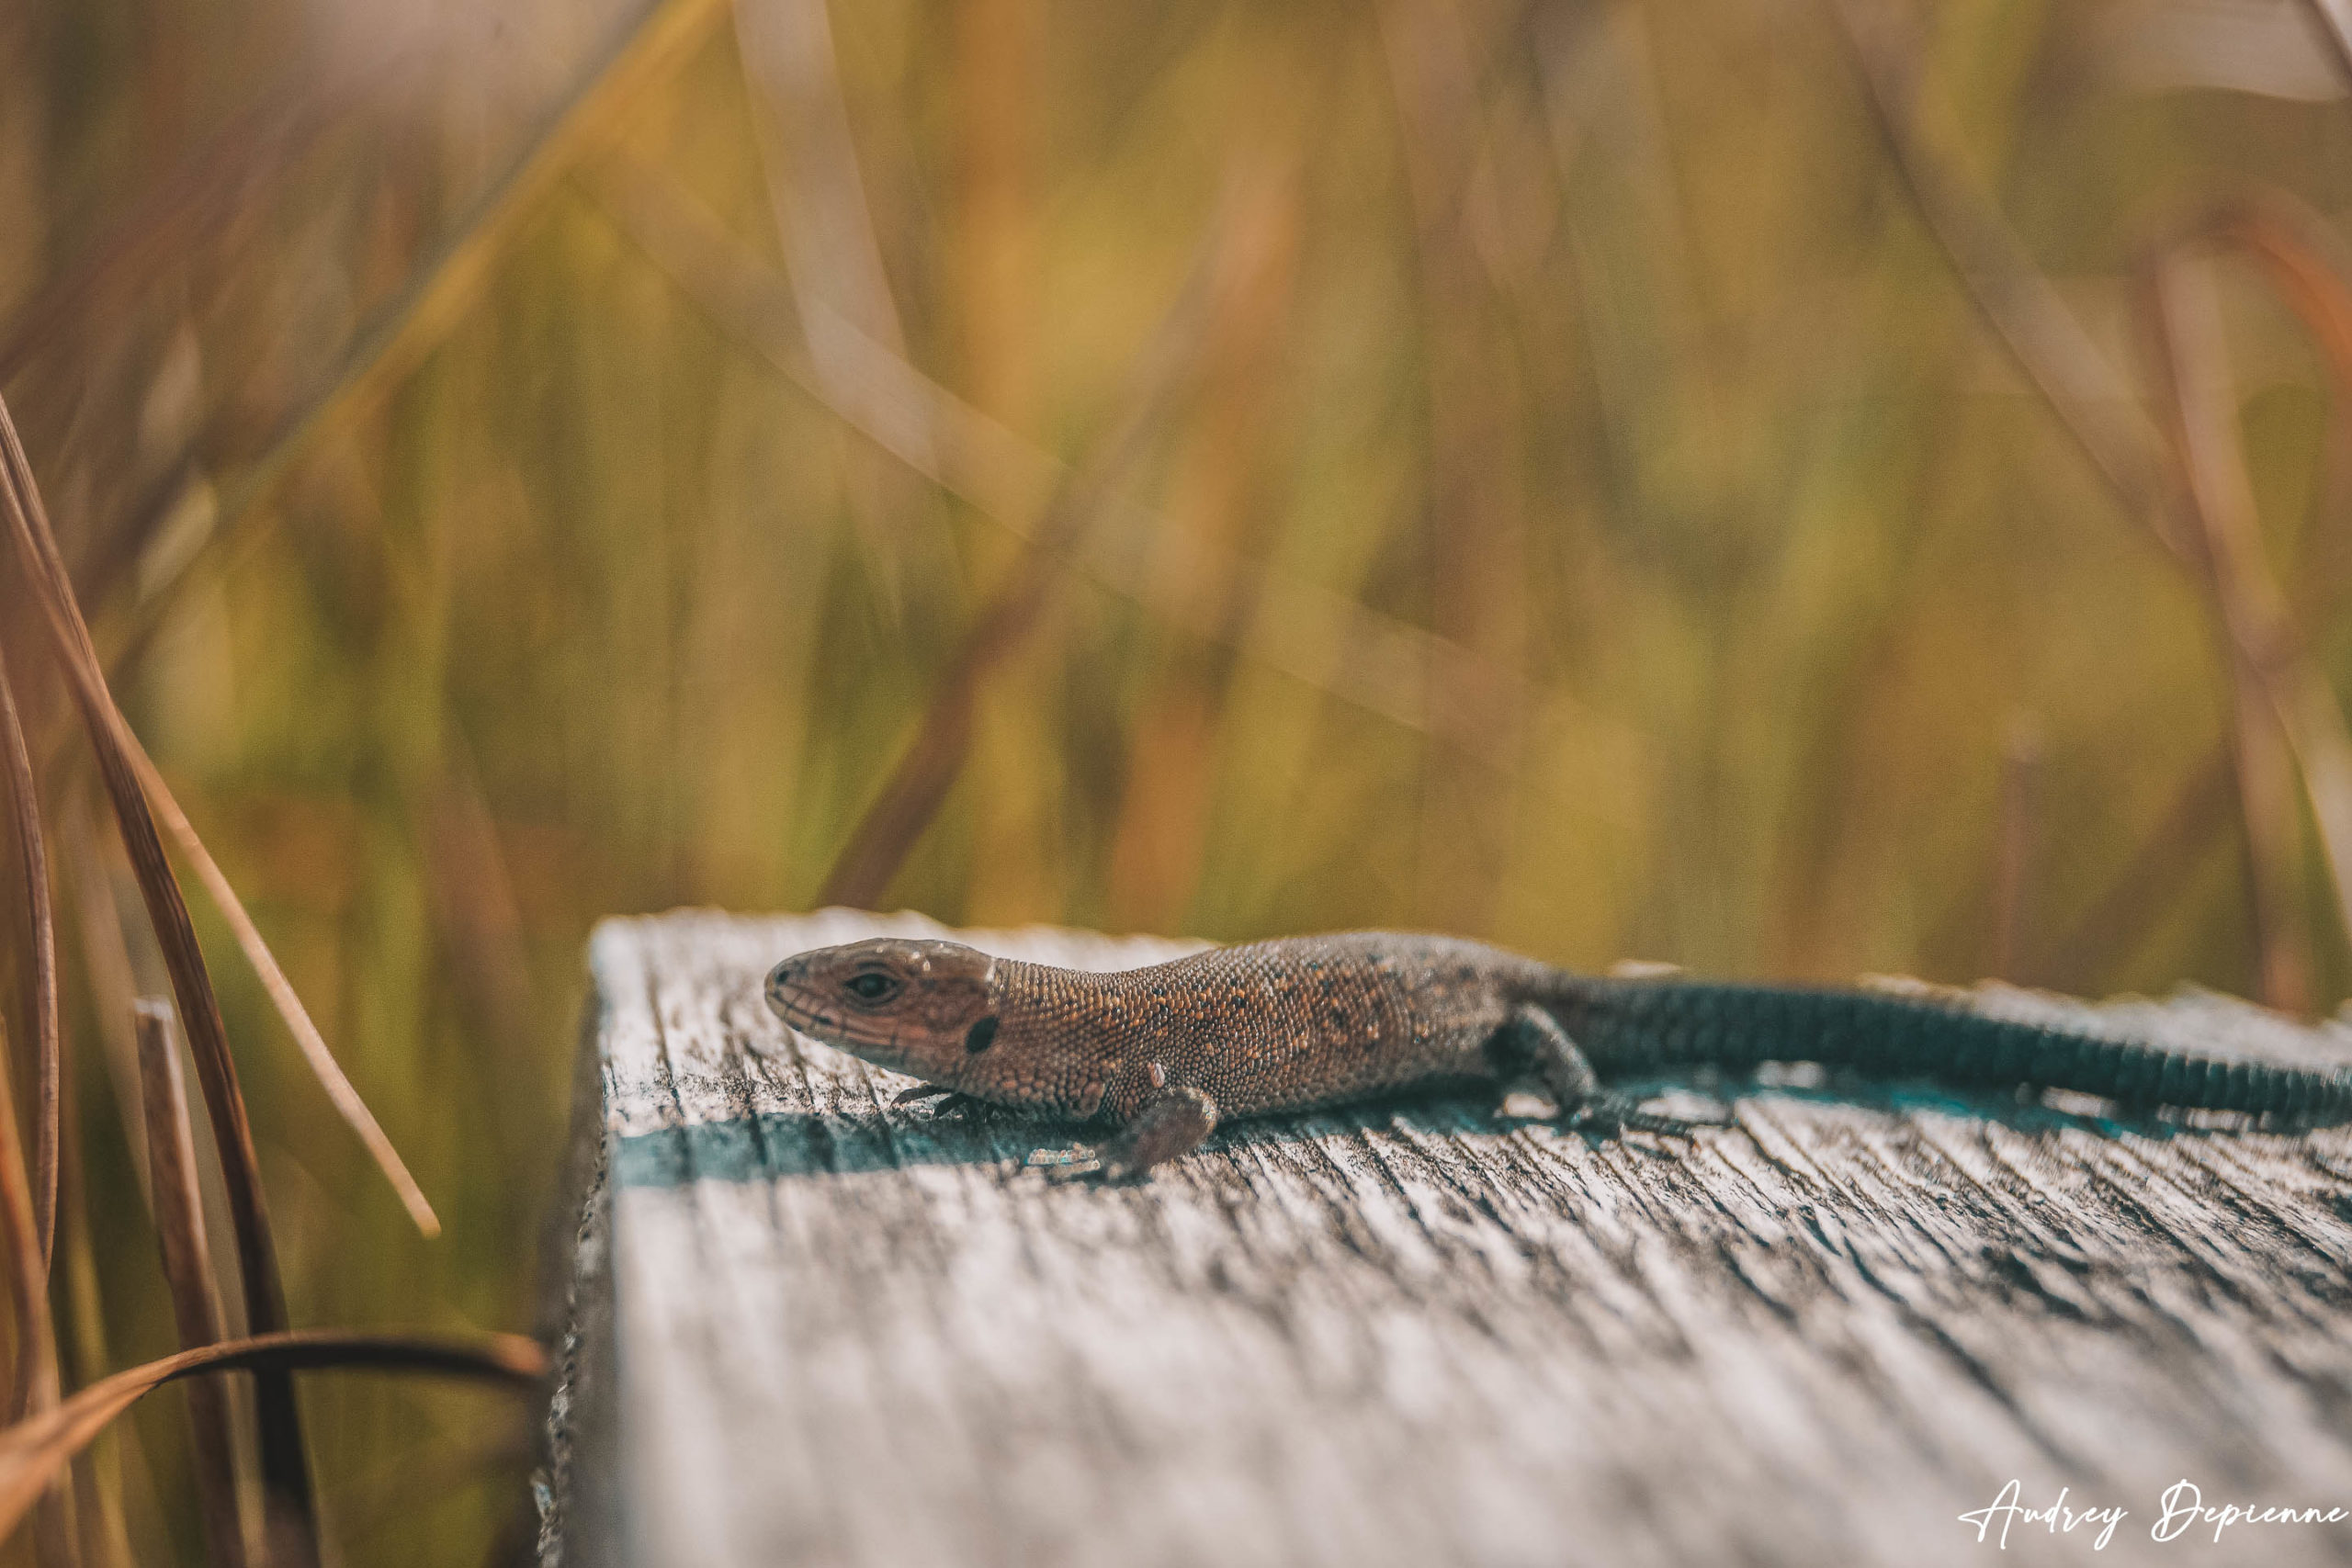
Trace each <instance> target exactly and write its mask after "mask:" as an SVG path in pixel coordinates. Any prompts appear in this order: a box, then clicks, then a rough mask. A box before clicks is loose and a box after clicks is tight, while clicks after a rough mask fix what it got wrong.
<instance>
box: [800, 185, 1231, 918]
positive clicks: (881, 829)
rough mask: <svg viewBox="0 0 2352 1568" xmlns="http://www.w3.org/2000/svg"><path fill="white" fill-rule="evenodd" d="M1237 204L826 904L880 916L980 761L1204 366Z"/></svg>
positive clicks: (863, 831) (939, 685) (974, 641)
mask: <svg viewBox="0 0 2352 1568" xmlns="http://www.w3.org/2000/svg"><path fill="white" fill-rule="evenodd" d="M1243 205H1244V204H1243V202H1242V201H1241V200H1240V199H1239V198H1238V196H1236V195H1234V194H1232V193H1228V196H1227V201H1226V203H1225V205H1224V208H1223V209H1222V210H1221V212H1220V213H1219V216H1218V217H1217V218H1216V220H1214V221H1213V222H1212V224H1211V226H1210V232H1209V235H1208V236H1207V237H1206V238H1205V239H1204V241H1203V243H1202V244H1201V247H1200V250H1199V253H1198V254H1197V255H1196V256H1195V257H1194V259H1193V266H1192V270H1191V275H1190V276H1188V277H1187V278H1186V280H1185V283H1184V286H1183V288H1182V289H1181V290H1180V291H1179V292H1178V294H1177V297H1176V300H1175V302H1174V303H1173V304H1171V305H1170V307H1169V308H1168V312H1167V314H1166V315H1165V316H1163V317H1162V318H1161V319H1160V322H1159V327H1158V328H1157V329H1156V330H1155V331H1154V333H1152V338H1151V341H1150V343H1149V344H1147V345H1146V346H1145V348H1144V351H1143V353H1142V354H1141V355H1139V356H1138V357H1137V358H1136V363H1135V365H1134V366H1133V367H1131V369H1130V370H1129V372H1128V376H1127V379H1126V384H1125V387H1124V388H1122V389H1121V390H1120V393H1119V403H1118V408H1117V412H1114V414H1113V416H1112V419H1111V422H1110V424H1109V426H1108V428H1107V429H1106V430H1105V432H1104V434H1103V435H1102V437H1101V438H1100V439H1099V440H1098V442H1097V443H1096V445H1095V448H1094V450H1093V452H1092V453H1091V454H1090V456H1089V457H1088V458H1087V460H1086V461H1085V462H1083V463H1081V464H1080V465H1079V466H1078V467H1076V468H1072V469H1070V470H1069V471H1068V472H1067V473H1066V475H1065V477H1064V480H1063V483H1062V485H1061V487H1060V488H1059V489H1058V490H1057V491H1056V492H1055V494H1054V498H1053V500H1052V501H1051V502H1048V503H1047V505H1046V514H1045V516H1044V518H1043V519H1042V520H1041V521H1040V522H1039V524H1038V526H1037V533H1036V536H1035V538H1034V539H1032V540H1031V541H1030V544H1029V547H1028V548H1027V549H1025V550H1023V552H1022V554H1021V557H1020V558H1019V559H1018V560H1016V561H1015V562H1014V563H1013V565H1012V570H1011V571H1010V572H1008V573H1007V574H1006V577H1005V580H1004V581H1003V582H1002V583H1001V584H1000V585H999V586H998V588H997V591H996V592H995V593H994V594H993V595H992V596H991V597H990V598H989V603H988V604H986V605H984V606H982V608H981V610H980V613H979V615H978V616H977V617H976V618H975V619H974V620H973V622H972V625H971V626H970V627H969V628H968V629H967V630H966V632H965V634H964V637H963V640H962V641H961V642H960V643H959V644H958V645H957V646H956V650H955V652H954V653H952V654H950V655H949V656H948V660H947V666H946V668H945V669H944V671H942V672H941V674H940V677H939V679H938V681H937V682H936V683H935V684H934V685H933V688H932V694H931V701H930V703H929V705H927V706H926V707H925V708H924V710H923V715H922V720H921V721H920V722H919V723H918V724H917V726H916V728H915V733H914V739H912V740H911V741H910V743H909V745H908V747H907V749H906V750H905V752H904V753H902V754H901V755H900V757H899V763H898V766H897V767H895V768H894V769H892V770H891V773H890V776H889V778H888V781H887V782H886V783H885V784H883V786H882V789H881V793H880V794H878V795H876V796H875V799H874V803H873V804H872V805H871V806H869V807H866V810H865V815H864V816H863V817H861V818H859V819H858V823H857V826H856V827H855V828H854V829H851V830H850V836H849V840H848V842H847V843H845V844H844V845H843V846H842V852H841V854H840V856H839V857H838V858H837V859H835V860H834V862H833V864H832V869H831V871H829V872H828V873H827V874H826V875H825V882H824V888H823V891H822V892H821V893H820V895H819V901H820V902H821V903H825V904H848V905H854V906H857V907H860V908H871V907H872V906H873V905H874V904H875V903H876V901H877V900H879V899H880V898H881V897H882V895H883V894H884V893H885V892H886V891H887V890H888V887H889V886H890V879H891V878H892V877H893V876H895V875H896V874H898V870H899V865H900V864H901V863H904V861H905V860H906V857H907V855H908V853H909V852H911V851H912V850H913V848H914V846H915V842H916V840H919V839H921V838H922V833H923V830H924V829H926V828H928V827H929V826H930V825H931V820H932V818H933V817H934V816H935V815H936V814H937V813H938V810H939V807H940V806H941V805H942V804H943V803H944V801H945V800H946V798H947V792H948V791H949V790H950V789H951V788H953V787H954V785H955V783H956V776H957V775H958V774H959V773H961V772H962V771H963V766H964V759H965V757H966V755H967V753H968V752H969V750H971V741H972V721H973V716H974V714H975V712H976V711H977V709H978V704H979V699H980V694H981V689H982V688H983V686H984V685H985V684H986V683H987V682H988V679H989V676H990V675H991V674H993V673H994V672H995V671H997V670H998V669H999V668H1000V667H1001V665H1002V664H1003V662H1004V660H1006V659H1007V658H1008V657H1010V656H1011V655H1012V652H1013V651H1014V650H1015V649H1018V648H1019V647H1020V646H1021V644H1022V642H1023V639H1024V638H1025V637H1027V636H1028V634H1029V632H1030V630H1031V629H1032V628H1033V627H1034V626H1035V625H1036V623H1037V618H1038V615H1039V613H1040V612H1041V611H1043V610H1044V608H1045V606H1046V599H1047V597H1048V591H1049V590H1050V589H1051V588H1052V587H1053V585H1054V582H1055V581H1056V579H1057V577H1058V576H1059V575H1060V573H1061V570H1062V566H1063V562H1064V560H1065V559H1066V558H1068V557H1069V556H1070V555H1072V554H1074V553H1075V552H1076V550H1077V548H1078V546H1079V542H1080V537H1081V536H1083V534H1084V533H1085V531H1086V529H1087V528H1088V527H1089V526H1090V525H1091V524H1093V523H1094V522H1095V520H1096V519H1097V518H1099V517H1100V516H1101V514H1102V513H1103V502H1104V500H1105V496H1106V493H1107V491H1109V489H1110V487H1111V486H1112V485H1113V484H1114V483H1115V482H1117V480H1118V479H1120V478H1121V477H1122V476H1123V475H1124V474H1125V472H1126V471H1127V469H1128V468H1130V467H1131V466H1132V465H1133V464H1134V462H1135V459H1136V457H1137V456H1138V455H1139V454H1140V453H1141V451H1142V449H1143V447H1144V445H1145V443H1146V442H1147V441H1148V439H1149V438H1150V437H1151V436H1152V435H1153V434H1156V433H1157V432H1158V430H1159V424H1160V422H1161V418H1162V416H1163V415H1164V414H1165V412H1167V410H1168V408H1169V406H1170V403H1171V402H1172V401H1173V400H1174V398H1175V395H1176V393H1177V392H1178V390H1179V389H1180V388H1181V387H1182V384H1183V382H1184V381H1185V379H1186V374H1185V373H1186V372H1187V371H1188V370H1190V369H1191V368H1192V367H1193V365H1194V364H1195V363H1196V362H1197V357H1198V355H1197V350H1198V347H1199V344H1200V342H1201V338H1202V323H1203V321H1204V319H1205V318H1206V316H1207V313H1208V310H1209V309H1210V306H1211V302H1212V299H1213V298H1214V296H1215V293H1216V279H1217V272H1218V266H1219V263H1220V261H1221V260H1222V259H1223V257H1224V255H1225V253H1226V252H1227V248H1228V247H1229V246H1231V245H1233V244H1235V243H1237V242H1238V241H1242V240H1244V239H1246V236H1245V235H1243V234H1242V233H1241V231H1240V228H1241V226H1240V224H1239V222H1238V218H1237V214H1238V211H1240V210H1241V209H1242V207H1243Z"/></svg>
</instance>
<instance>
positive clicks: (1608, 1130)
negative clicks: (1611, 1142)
mask: <svg viewBox="0 0 2352 1568" xmlns="http://www.w3.org/2000/svg"><path fill="white" fill-rule="evenodd" d="M1567 1123H1568V1125H1569V1126H1571V1127H1574V1128H1576V1129H1577V1131H1579V1132H1588V1133H1599V1134H1602V1135H1603V1136H1607V1135H1610V1134H1616V1133H1623V1132H1634V1133H1654V1134H1657V1135H1658V1136H1659V1137H1663V1138H1695V1137H1697V1136H1698V1134H1699V1129H1700V1128H1702V1127H1728V1126H1730V1125H1731V1122H1730V1119H1729V1118H1727V1117H1709V1118H1707V1119H1706V1120H1703V1121H1697V1122H1693V1121H1689V1120H1686V1119H1685V1118H1683V1117H1680V1116H1668V1115H1667V1114H1666V1113H1665V1112H1664V1111H1645V1110H1643V1109H1642V1106H1641V1102H1640V1101H1639V1100H1634V1098H1633V1097H1632V1096H1630V1095H1623V1094H1597V1095H1594V1096H1593V1097H1592V1098H1591V1099H1590V1100H1586V1101H1585V1102H1584V1103H1583V1104H1582V1105H1579V1106H1577V1109H1576V1111H1575V1112H1574V1114H1572V1115H1570V1116H1569V1117H1568V1118H1567Z"/></svg>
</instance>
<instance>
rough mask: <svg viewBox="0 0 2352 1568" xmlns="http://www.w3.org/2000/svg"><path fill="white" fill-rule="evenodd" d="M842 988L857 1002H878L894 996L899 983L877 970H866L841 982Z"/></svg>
mask: <svg viewBox="0 0 2352 1568" xmlns="http://www.w3.org/2000/svg"><path fill="white" fill-rule="evenodd" d="M842 989H844V990H846V991H847V992H849V994H850V995H851V996H853V997H855V998H857V999H858V1000H859V1001H862V1002H878V1001H880V1000H882V999H883V998H885V997H888V996H892V995H894V994H896V992H897V991H898V989H899V982H898V981H897V980H895V979H893V978H892V977H891V976H888V975H885V974H884V973H882V971H880V970H879V969H868V970H865V971H864V972H862V973H860V974H856V975H852V976H850V977H849V978H848V979H846V980H843V981H842Z"/></svg>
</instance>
